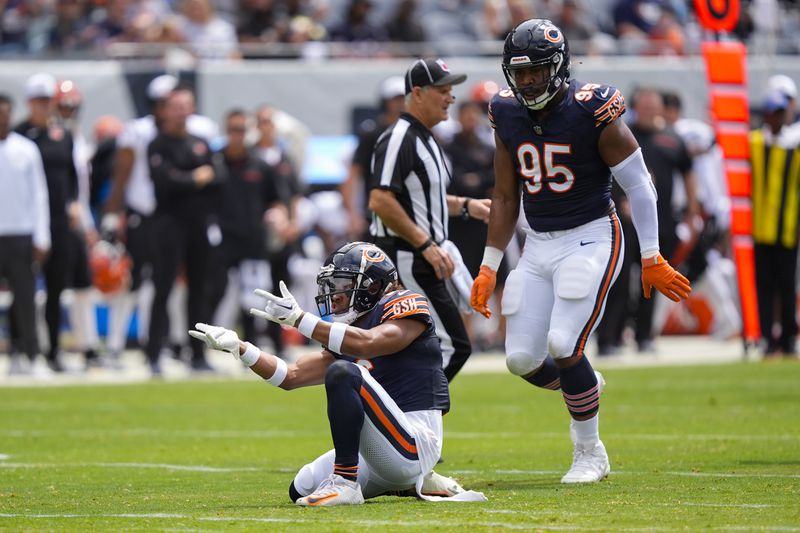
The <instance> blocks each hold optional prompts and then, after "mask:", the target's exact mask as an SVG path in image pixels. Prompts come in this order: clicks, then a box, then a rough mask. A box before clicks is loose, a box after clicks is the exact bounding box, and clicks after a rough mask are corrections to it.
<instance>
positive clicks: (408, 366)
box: [328, 290, 450, 412]
mask: <svg viewBox="0 0 800 533" xmlns="http://www.w3.org/2000/svg"><path fill="white" fill-rule="evenodd" d="M401 318H410V319H413V320H419V321H421V322H422V323H424V324H425V326H426V327H425V331H423V332H422V333H421V334H420V336H419V337H417V338H416V339H414V341H413V342H412V343H411V344H409V345H408V346H406V347H405V348H404V349H402V350H400V351H399V352H397V353H392V354H388V355H382V356H380V357H374V358H372V359H357V358H355V357H350V356H346V355H340V354H337V353H334V352H331V353H332V354H333V355H334V357H336V358H337V359H344V360H346V361H353V362H355V363H358V364H360V365H363V366H365V367H366V368H367V369H369V371H370V373H371V374H372V377H373V378H375V381H377V382H378V383H380V384H381V386H382V387H383V388H384V389H385V390H386V392H388V393H389V396H391V397H392V399H393V400H394V401H395V403H396V404H397V406H398V407H399V408H400V409H402V410H403V412H409V411H423V410H428V409H441V410H442V411H444V412H447V411H448V410H449V409H450V391H449V389H448V386H447V378H445V376H444V372H443V371H442V349H441V347H440V346H439V337H437V336H436V330H435V328H434V325H433V319H432V318H431V314H430V311H429V310H428V300H427V299H425V297H424V296H422V295H420V294H417V293H415V292H411V291H408V290H400V291H393V292H390V293H388V294H386V295H385V296H384V297H383V298H381V300H380V301H379V302H378V305H376V306H375V308H374V309H373V310H372V311H370V312H369V313H367V315H365V316H364V318H362V319H361V320H359V322H358V323H357V324H358V327H360V328H362V329H372V328H374V327H375V326H378V325H380V324H383V323H384V322H386V321H389V320H398V319H401ZM328 351H330V350H328Z"/></svg>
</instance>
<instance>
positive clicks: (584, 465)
mask: <svg viewBox="0 0 800 533" xmlns="http://www.w3.org/2000/svg"><path fill="white" fill-rule="evenodd" d="M609 472H611V465H610V464H609V462H608V454H607V453H606V447H605V446H604V445H603V441H597V444H595V445H594V446H593V447H592V448H590V449H587V448H585V447H584V446H583V445H581V444H575V451H574V452H573V455H572V467H571V468H570V469H569V472H567V473H566V474H564V477H562V478H561V483H595V482H597V481H600V480H602V479H603V478H605V477H606V476H607V475H608V474H609Z"/></svg>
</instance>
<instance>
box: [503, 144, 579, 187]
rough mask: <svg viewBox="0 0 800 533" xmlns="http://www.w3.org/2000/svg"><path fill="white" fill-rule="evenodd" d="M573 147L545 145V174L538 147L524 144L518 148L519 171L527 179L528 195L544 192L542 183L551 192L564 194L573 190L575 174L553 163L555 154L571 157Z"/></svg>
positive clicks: (567, 145)
mask: <svg viewBox="0 0 800 533" xmlns="http://www.w3.org/2000/svg"><path fill="white" fill-rule="evenodd" d="M571 153H572V145H569V144H556V143H545V145H544V169H545V172H544V174H543V173H542V157H541V155H540V153H539V149H538V148H537V147H536V145H534V144H531V143H524V144H521V145H519V148H517V159H518V160H519V171H520V173H521V174H522V176H523V177H524V178H525V180H526V181H525V189H526V190H527V191H528V194H538V193H539V192H540V191H541V190H542V183H543V182H546V183H547V186H548V187H549V188H550V190H551V191H553V192H557V193H562V192H567V191H568V190H570V189H571V188H572V184H573V183H574V182H575V174H573V173H572V171H571V170H570V169H569V168H568V167H565V166H564V165H556V164H555V163H553V156H554V155H555V154H565V155H569V154H571Z"/></svg>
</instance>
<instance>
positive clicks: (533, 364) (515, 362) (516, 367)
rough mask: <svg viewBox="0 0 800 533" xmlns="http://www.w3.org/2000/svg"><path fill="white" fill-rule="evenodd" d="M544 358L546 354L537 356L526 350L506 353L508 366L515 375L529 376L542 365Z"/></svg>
mask: <svg viewBox="0 0 800 533" xmlns="http://www.w3.org/2000/svg"><path fill="white" fill-rule="evenodd" d="M544 358H545V356H544V355H542V356H541V357H537V356H535V355H533V354H530V353H525V352H511V353H509V354H507V355H506V366H507V367H508V371H509V372H511V373H512V374H514V375H515V376H527V375H528V374H530V373H531V372H533V371H534V370H536V369H537V368H539V367H540V366H541V365H542V363H543V362H544Z"/></svg>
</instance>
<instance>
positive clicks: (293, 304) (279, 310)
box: [250, 281, 303, 326]
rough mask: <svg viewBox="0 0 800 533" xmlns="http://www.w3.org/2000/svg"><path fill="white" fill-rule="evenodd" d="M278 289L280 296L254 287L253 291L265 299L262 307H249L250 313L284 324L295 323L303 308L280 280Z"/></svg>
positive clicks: (292, 324) (290, 324)
mask: <svg viewBox="0 0 800 533" xmlns="http://www.w3.org/2000/svg"><path fill="white" fill-rule="evenodd" d="M279 286H280V289H281V295H282V296H275V295H274V294H272V293H270V292H267V291H265V290H261V289H256V290H255V293H256V294H257V295H259V296H261V297H262V298H264V299H265V300H266V304H265V305H264V309H252V308H251V309H250V314H251V315H253V316H257V317H259V318H264V319H267V320H271V321H272V322H277V323H278V324H281V325H284V326H294V325H295V323H296V322H297V321H298V319H299V318H300V315H302V314H303V309H302V308H301V307H300V305H299V304H298V303H297V300H295V299H294V296H292V293H291V292H289V289H287V288H286V284H285V283H284V282H283V281H281V282H280V285H279Z"/></svg>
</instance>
